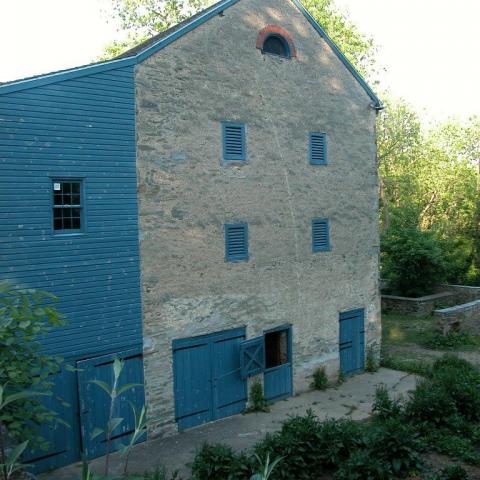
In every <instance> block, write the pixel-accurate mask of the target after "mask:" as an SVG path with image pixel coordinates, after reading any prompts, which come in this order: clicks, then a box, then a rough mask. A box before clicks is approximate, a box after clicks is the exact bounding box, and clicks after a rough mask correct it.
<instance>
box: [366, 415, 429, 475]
mask: <svg viewBox="0 0 480 480" xmlns="http://www.w3.org/2000/svg"><path fill="white" fill-rule="evenodd" d="M364 442H365V445H366V448H367V450H369V451H370V453H371V458H378V459H379V460H381V461H383V462H384V463H386V464H387V465H389V466H390V469H391V471H392V472H393V473H394V475H396V476H400V477H404V476H406V475H407V474H409V473H411V472H413V471H416V470H418V469H420V468H421V467H422V457H421V454H420V452H421V451H422V450H423V443H422V442H421V440H420V435H419V434H418V432H417V431H416V429H415V427H414V426H413V425H411V424H409V423H407V422H405V421H404V419H402V418H399V417H397V418H389V419H386V420H385V421H383V422H381V423H374V424H372V425H371V427H370V428H368V429H367V430H366V435H365V439H364Z"/></svg>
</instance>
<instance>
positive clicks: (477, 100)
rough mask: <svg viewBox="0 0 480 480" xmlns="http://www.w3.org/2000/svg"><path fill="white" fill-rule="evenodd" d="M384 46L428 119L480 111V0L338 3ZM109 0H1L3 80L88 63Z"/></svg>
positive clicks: (391, 81) (401, 92)
mask: <svg viewBox="0 0 480 480" xmlns="http://www.w3.org/2000/svg"><path fill="white" fill-rule="evenodd" d="M336 4H337V5H339V6H340V7H342V8H344V9H346V10H348V12H349V14H350V17H351V19H352V20H353V21H354V23H355V24H356V25H357V26H358V27H359V29H360V30H361V31H362V32H364V33H366V34H367V35H369V36H371V37H373V39H374V41H375V43H376V44H377V45H378V46H379V53H378V60H379V63H380V65H382V66H384V67H385V69H386V72H385V73H383V74H382V76H381V79H380V80H381V84H382V86H384V87H385V88H387V89H388V91H389V92H390V93H391V94H392V95H393V96H395V97H403V98H405V99H406V100H407V101H408V102H409V103H410V104H411V105H412V106H413V107H414V108H415V109H416V110H417V111H418V112H419V113H420V115H421V116H422V118H424V119H425V120H426V121H429V122H437V121H444V120H445V119H447V118H448V117H451V116H454V117H458V118H460V119H467V118H468V117H469V116H471V115H474V114H477V115H480V88H479V83H480V81H479V79H480V61H479V60H478V58H479V52H478V50H479V47H480V36H479V30H478V20H479V18H480V1H479V0H456V1H455V2H452V1H451V0H336ZM108 6H109V1H108V0H0V58H1V63H0V82H2V81H8V80H14V79H16V78H22V77H25V76H29V75H35V74H38V73H45V72H50V71H54V70H60V69H64V68H68V67H73V66H77V65H83V64H86V63H89V62H91V61H92V60H94V59H95V58H96V57H98V55H100V54H101V52H102V50H103V47H104V45H106V44H107V43H109V42H110V41H111V40H113V39H115V38H118V37H119V34H118V33H117V31H116V29H117V24H116V23H115V22H113V21H112V20H110V21H107V19H108Z"/></svg>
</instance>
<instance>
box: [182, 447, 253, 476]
mask: <svg viewBox="0 0 480 480" xmlns="http://www.w3.org/2000/svg"><path fill="white" fill-rule="evenodd" d="M188 466H189V467H190V469H191V470H192V478H193V479H194V480H247V479H249V478H250V476H251V474H252V465H251V460H250V459H249V458H248V457H247V456H246V455H244V454H241V453H240V454H238V453H235V452H234V451H233V449H232V448H231V447H229V446H227V445H222V444H213V445H212V444H208V443H204V444H203V445H202V446H201V447H200V449H199V450H197V452H196V454H195V458H194V460H193V462H192V463H191V464H189V465H188Z"/></svg>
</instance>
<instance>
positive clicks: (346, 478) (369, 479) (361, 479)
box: [334, 449, 392, 480]
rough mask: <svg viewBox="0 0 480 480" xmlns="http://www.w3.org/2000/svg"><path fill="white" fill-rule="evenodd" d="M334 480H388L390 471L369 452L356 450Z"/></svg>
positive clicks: (387, 466)
mask: <svg viewBox="0 0 480 480" xmlns="http://www.w3.org/2000/svg"><path fill="white" fill-rule="evenodd" d="M334 478H335V480H390V479H391V478H392V471H391V469H390V465H388V463H386V462H385V461H384V460H382V459H380V458H378V457H376V456H375V455H372V452H371V451H370V450H367V449H365V450H356V451H355V452H353V453H352V455H350V456H349V457H348V459H347V460H345V461H344V462H343V463H342V464H341V465H340V467H339V469H338V470H337V472H336V473H335V476H334Z"/></svg>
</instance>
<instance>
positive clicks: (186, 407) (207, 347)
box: [172, 328, 247, 430]
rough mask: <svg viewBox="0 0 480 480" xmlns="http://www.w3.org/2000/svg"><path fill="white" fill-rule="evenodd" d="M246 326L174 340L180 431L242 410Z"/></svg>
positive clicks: (175, 380)
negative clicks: (243, 341)
mask: <svg viewBox="0 0 480 480" xmlns="http://www.w3.org/2000/svg"><path fill="white" fill-rule="evenodd" d="M244 338H245V329H244V328H240V329H234V330H228V331H226V332H217V333H213V334H210V335H203V336H200V337H193V338H186V339H179V340H175V341H174V342H173V345H172V347H173V369H174V390H175V416H176V420H177V423H178V427H179V429H180V430H185V429H187V428H191V427H194V426H196V425H200V424H202V423H205V422H209V421H212V420H216V419H218V418H223V417H226V416H229V415H234V414H236V413H240V412H242V411H243V410H244V409H245V403H246V399H247V390H246V382H245V381H244V380H243V379H242V378H241V376H240V344H241V342H242V340H243V339H244Z"/></svg>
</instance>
